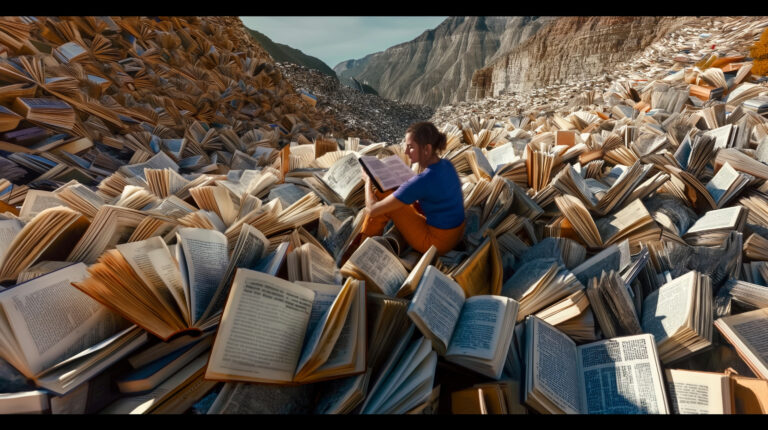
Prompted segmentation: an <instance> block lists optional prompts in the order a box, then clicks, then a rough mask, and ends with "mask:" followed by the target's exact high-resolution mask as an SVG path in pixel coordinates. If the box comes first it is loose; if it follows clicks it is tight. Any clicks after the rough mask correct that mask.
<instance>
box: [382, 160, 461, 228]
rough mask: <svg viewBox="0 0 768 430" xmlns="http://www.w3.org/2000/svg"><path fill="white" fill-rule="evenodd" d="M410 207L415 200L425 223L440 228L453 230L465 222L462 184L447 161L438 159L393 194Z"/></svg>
mask: <svg viewBox="0 0 768 430" xmlns="http://www.w3.org/2000/svg"><path fill="white" fill-rule="evenodd" d="M394 196H395V198H397V199H398V200H400V201H401V202H403V203H405V204H407V205H409V204H411V203H413V202H415V201H417V200H418V202H419V204H420V205H421V209H422V211H424V215H425V216H426V218H427V224H429V225H431V226H432V227H437V228H441V229H451V228H456V227H458V226H460V225H461V223H462V222H464V197H463V196H462V194H461V181H459V175H458V174H456V169H454V168H453V164H451V162H450V161H448V160H445V159H441V160H440V161H438V162H437V163H434V164H432V165H431V166H429V167H427V168H426V169H424V171H423V172H421V173H419V174H418V175H416V176H414V177H412V178H411V179H409V180H408V181H407V182H405V183H404V184H403V185H401V186H400V188H398V189H397V190H396V191H395V192H394Z"/></svg>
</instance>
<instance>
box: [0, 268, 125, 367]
mask: <svg viewBox="0 0 768 430" xmlns="http://www.w3.org/2000/svg"><path fill="white" fill-rule="evenodd" d="M86 267H87V266H86V265H85V264H84V263H77V264H73V265H71V266H67V267H66V268H64V269H60V270H57V271H55V272H52V273H49V274H48V275H45V276H41V277H39V278H35V279H32V280H31V281H28V282H26V283H24V284H20V285H18V286H16V287H14V288H10V289H8V290H5V291H3V292H2V293H0V305H1V306H2V307H3V309H4V310H5V313H6V316H7V317H8V321H9V323H10V325H11V327H12V329H13V332H14V333H15V336H16V340H17V341H18V343H19V344H20V346H21V349H22V351H23V353H24V356H25V358H26V361H27V363H28V364H29V368H30V371H31V372H32V373H34V374H37V373H40V372H41V371H43V370H45V369H47V368H49V367H51V366H53V365H54V364H56V363H58V362H60V361H62V360H64V359H66V358H68V357H71V356H73V355H75V354H77V353H79V352H81V351H83V350H85V349H87V348H89V347H91V346H92V345H94V344H95V343H97V342H99V341H101V340H104V339H106V338H108V337H109V336H111V335H112V334H114V333H115V332H116V331H117V330H119V328H120V327H121V325H122V324H124V320H123V319H122V318H120V317H118V316H117V315H116V314H115V313H113V312H111V311H110V310H109V309H107V308H106V307H104V306H103V305H102V304H100V303H99V302H97V301H96V300H94V299H92V298H91V297H90V296H88V295H86V294H85V293H83V292H82V291H80V290H78V289H77V288H75V287H73V286H71V285H70V284H71V283H72V282H80V281H83V280H84V279H85V278H86V277H87V276H88V273H87V272H86Z"/></svg>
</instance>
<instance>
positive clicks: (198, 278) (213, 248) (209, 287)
mask: <svg viewBox="0 0 768 430" xmlns="http://www.w3.org/2000/svg"><path fill="white" fill-rule="evenodd" d="M177 237H178V241H179V244H180V245H181V247H182V248H183V251H184V258H185V260H186V268H187V271H188V276H189V299H190V311H191V315H190V316H191V317H192V321H195V322H197V321H198V319H199V318H200V316H202V314H203V313H204V312H205V309H206V308H207V307H208V305H209V304H210V302H211V299H212V298H213V295H214V293H215V292H216V287H217V286H218V285H219V280H221V278H222V277H223V276H224V272H225V271H226V269H227V265H228V264H229V253H228V252H227V237H226V236H224V234H222V233H220V232H218V231H214V230H206V229H202V228H182V229H180V230H179V231H178V233H177Z"/></svg>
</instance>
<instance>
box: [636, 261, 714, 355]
mask: <svg viewBox="0 0 768 430" xmlns="http://www.w3.org/2000/svg"><path fill="white" fill-rule="evenodd" d="M642 309H643V311H642V315H641V318H640V320H641V325H642V327H643V332H645V333H651V334H652V335H653V336H654V337H655V339H656V347H657V349H658V353H659V358H660V359H661V361H662V362H663V363H665V364H666V363H671V362H673V361H675V360H679V359H682V358H684V357H687V356H689V355H691V354H693V353H695V352H696V351H699V350H701V349H703V348H706V347H708V346H709V345H710V344H711V343H712V315H713V313H712V286H711V281H710V278H709V276H706V275H702V274H700V273H699V272H697V271H695V270H691V271H689V272H688V273H686V274H684V275H682V276H678V277H677V278H675V279H674V280H672V281H671V282H667V283H666V284H664V285H662V286H661V288H659V289H658V290H656V291H654V292H652V293H650V294H649V295H648V296H647V297H646V298H645V300H644V301H643V306H642Z"/></svg>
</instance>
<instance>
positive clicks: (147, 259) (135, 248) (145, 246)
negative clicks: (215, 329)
mask: <svg viewBox="0 0 768 430" xmlns="http://www.w3.org/2000/svg"><path fill="white" fill-rule="evenodd" d="M117 250H118V251H120V254H122V255H123V257H125V261H126V262H127V263H128V264H130V265H131V268H132V269H133V270H134V272H136V275H138V276H139V278H141V280H142V281H143V282H144V284H146V285H147V286H148V287H149V288H150V289H151V290H152V292H153V293H154V294H155V295H156V296H157V297H158V298H159V299H160V300H161V302H162V303H163V304H164V305H165V306H166V309H167V310H168V311H169V312H172V313H175V314H177V315H180V316H182V317H183V319H184V321H185V322H186V323H187V325H190V324H191V321H190V319H189V315H188V314H189V312H188V311H187V307H186V303H185V300H184V297H183V295H182V296H179V293H180V291H178V290H177V289H175V288H168V287H167V286H166V284H165V282H163V278H164V276H161V275H160V274H159V273H158V271H157V270H156V268H155V267H156V266H157V267H163V266H164V265H163V263H165V265H166V266H167V265H168V260H170V259H171V254H170V252H169V251H168V247H167V246H166V244H165V241H163V239H162V238H160V237H158V236H154V237H152V238H150V239H147V240H143V241H138V242H130V243H123V244H118V245H117Z"/></svg>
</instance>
